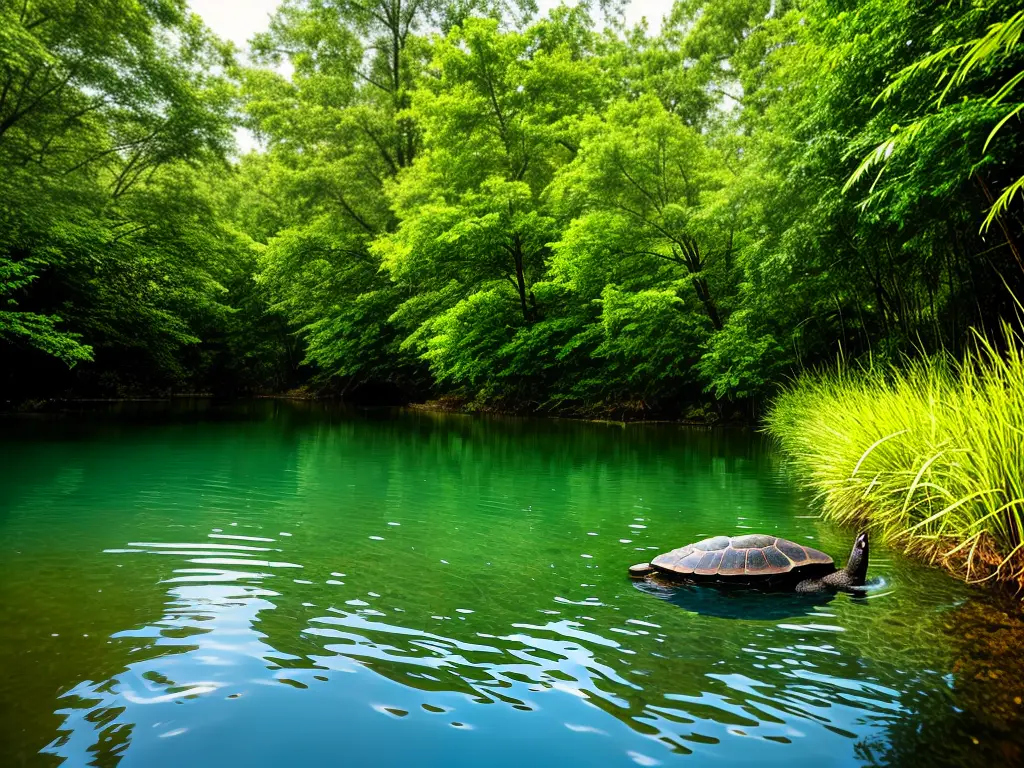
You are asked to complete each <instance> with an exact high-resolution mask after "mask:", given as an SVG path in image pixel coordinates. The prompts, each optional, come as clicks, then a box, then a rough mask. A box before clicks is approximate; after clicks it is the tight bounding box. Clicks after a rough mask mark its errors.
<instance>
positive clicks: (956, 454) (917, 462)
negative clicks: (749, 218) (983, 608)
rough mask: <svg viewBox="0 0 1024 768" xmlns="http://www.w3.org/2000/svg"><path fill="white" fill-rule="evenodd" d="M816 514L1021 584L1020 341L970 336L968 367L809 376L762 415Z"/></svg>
mask: <svg viewBox="0 0 1024 768" xmlns="http://www.w3.org/2000/svg"><path fill="white" fill-rule="evenodd" d="M767 429H768V432H769V433H770V434H771V435H772V436H774V437H775V438H776V440H777V441H778V443H779V444H780V446H781V448H782V450H783V452H784V454H785V455H786V457H787V459H788V461H789V462H790V464H791V466H792V468H793V469H794V470H795V472H796V474H797V475H798V476H799V478H800V480H801V482H803V483H804V484H806V485H807V486H808V487H810V488H811V489H813V490H814V491H816V492H817V494H818V497H819V499H820V500H821V502H822V503H823V509H822V514H823V515H824V516H825V517H827V518H829V519H832V520H835V521H837V522H840V523H849V524H854V523H856V524H867V525H868V526H869V527H870V528H871V529H872V530H873V531H874V532H876V533H877V534H880V535H881V537H882V538H883V539H884V540H885V541H887V542H889V543H890V544H893V545H897V546H899V547H901V548H902V549H904V550H905V551H908V552H912V553H915V554H919V555H922V556H924V557H927V558H928V559H930V560H931V561H933V562H939V563H941V564H943V565H945V566H946V567H948V568H949V569H950V570H952V571H954V572H955V573H957V574H959V575H961V576H962V577H964V578H966V579H967V580H969V581H976V580H989V579H994V580H998V581H1006V582H1009V583H1011V584H1014V585H1015V586H1017V587H1018V588H1024V338H1022V336H1021V335H1020V333H1019V332H1018V331H1016V330H1014V329H1013V328H1012V327H1011V326H1010V325H1009V324H1005V323H1004V325H1003V336H1002V338H1001V339H999V340H998V342H997V341H996V340H994V339H991V338H986V337H985V336H983V335H981V334H977V333H976V334H975V337H974V341H973V343H972V344H971V346H970V348H969V349H968V352H967V354H966V356H965V357H964V359H963V361H957V360H955V359H954V358H952V357H951V356H949V355H945V354H939V355H933V356H925V357H921V358H918V359H914V360H908V361H905V363H904V364H903V365H900V366H886V367H882V366H871V365H867V366H859V367H858V366H854V365H851V364H848V363H845V362H843V361H840V363H839V365H837V366H836V367H834V368H833V369H831V370H829V371H826V372H818V373H812V374H807V375H804V376H802V377H801V378H799V379H798V380H797V381H796V382H795V383H794V384H793V385H792V386H791V387H790V388H789V389H787V390H785V391H784V392H783V393H782V394H781V395H779V396H778V397H777V398H776V400H775V402H774V403H773V405H772V407H771V409H770V412H769V415H768V417H767Z"/></svg>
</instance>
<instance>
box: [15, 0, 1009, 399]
mask: <svg viewBox="0 0 1024 768" xmlns="http://www.w3.org/2000/svg"><path fill="white" fill-rule="evenodd" d="M621 18H622V17H621V15H620V14H619V9H618V8H617V7H616V5H615V3H614V2H608V3H593V4H587V3H578V4H576V5H575V6H571V7H569V6H562V7H559V8H556V9H555V10H552V11H550V12H548V13H547V14H540V13H538V12H537V10H536V8H535V7H533V6H532V3H530V2H519V3H512V2H496V1H488V0H451V1H450V2H446V1H445V0H365V1H364V2H354V1H349V0H285V2H283V3H282V5H281V6H280V8H279V10H278V12H277V13H276V15H275V16H274V17H273V20H272V23H271V25H270V28H269V30H268V31H267V32H266V33H265V34H261V35H259V36H257V37H256V38H255V39H254V40H253V41H252V44H251V50H250V51H247V52H243V51H238V50H235V49H234V48H233V47H232V46H231V45H230V44H228V43H225V42H222V41H220V40H218V39H217V38H216V37H215V36H214V35H213V34H212V33H211V32H210V31H209V30H208V29H206V28H205V27H204V26H203V24H202V21H201V19H199V18H198V17H197V16H195V15H193V14H191V13H190V12H189V11H188V8H187V5H186V2H185V0H91V1H90V0H85V1H82V0H0V195H2V200H3V203H2V206H0V300H2V304H0V395H2V398H3V399H5V400H7V401H8V402H9V403H17V402H19V401H21V400H24V399H26V398H46V397H60V396H125V395H140V394H154V393H168V392H189V391H210V392H215V393H223V394H245V393H255V392H261V393H270V392H282V391H286V390H289V389H291V388H294V387H297V386H307V387H309V388H311V389H313V390H315V391H323V392H328V393H334V394H340V395H343V396H346V397H351V398H357V399H374V400H381V401H382V400H388V401H391V400H395V401H397V400H408V399H425V398H428V397H437V396H441V395H452V396H455V397H458V398H460V399H463V400H465V401H466V402H468V403H471V404H474V405H476V406H479V407H493V408H503V409H521V410H541V411H547V412H566V413H577V414H606V413H614V414H627V415H641V414H658V415H677V416H678V415H682V416H687V415H689V416H697V415H701V414H706V415H710V416H711V417H712V418H715V417H725V418H729V417H730V416H732V415H734V414H736V413H741V414H748V415H749V414H752V413H755V412H757V410H758V409H759V408H760V407H761V404H762V403H764V402H765V399H766V397H768V396H770V395H771V394H772V393H773V392H774V391H776V390H777V389H778V387H779V386H780V385H782V384H784V383H785V382H786V381H788V380H789V379H790V378H791V377H792V376H793V375H794V374H795V373H797V372H799V371H801V370H804V369H807V368H813V367H815V366H819V365H822V364H826V363H828V362H830V361H834V360H835V359H836V358H837V356H839V355H841V356H843V357H844V358H846V359H848V360H853V359H867V358H870V359H871V360H874V361H887V360H895V359H900V358H901V357H902V356H903V355H907V354H910V355H916V354H919V353H921V352H931V351H935V350H938V349H945V350H949V351H950V352H951V353H953V354H955V355H958V356H959V355H960V354H962V353H963V352H964V350H965V349H966V346H967V345H968V344H969V343H970V339H971V329H972V328H976V329H979V330H980V331H982V332H983V333H988V334H990V335H991V336H992V337H993V338H996V337H997V334H996V331H998V330H999V329H1000V322H1001V321H1002V320H1003V319H1009V320H1011V321H1014V322H1015V321H1016V317H1017V315H1016V305H1015V303H1014V299H1013V296H1014V294H1016V295H1017V296H1024V260H1022V255H1021V245H1020V243H1021V241H1022V236H1024V232H1022V223H1024V220H1022V216H1021V214H1022V212H1024V208H1022V203H1021V200H1022V194H1020V187H1021V186H1022V185H1024V153H1022V152H1021V151H1020V149H1021V143H1022V141H1024V131H1022V130H1021V120H1020V118H1021V116H1020V110H1021V108H1022V107H1024V84H1022V83H1021V81H1022V80H1024V71H1022V64H1024V49H1022V47H1021V45H1020V43H1019V41H1020V35H1021V32H1022V29H1024V3H1018V2H1006V1H1004V2H996V1H995V0H987V1H982V0H945V1H944V2H938V1H937V0H678V2H676V3H675V5H674V7H673V10H672V12H671V14H670V15H669V16H668V17H667V18H665V20H664V22H663V24H662V25H661V26H660V28H659V29H658V31H657V32H656V33H654V32H652V31H651V30H650V29H648V28H646V27H643V26H640V27H633V28H627V27H626V26H625V24H624V23H623V22H622V21H621ZM240 126H241V127H244V128H246V129H248V130H249V131H251V132H252V134H254V135H255V136H256V137H257V138H258V139H259V142H260V149H258V150H257V151H253V152H249V153H246V154H241V153H240V152H239V151H238V149H237V146H236V143H235V138H234V137H235V132H236V129H237V128H238V127H240Z"/></svg>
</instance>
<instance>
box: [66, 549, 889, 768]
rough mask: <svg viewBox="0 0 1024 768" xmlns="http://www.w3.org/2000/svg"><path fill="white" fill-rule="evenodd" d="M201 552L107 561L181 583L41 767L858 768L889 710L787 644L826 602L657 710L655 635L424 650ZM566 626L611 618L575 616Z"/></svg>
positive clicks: (555, 635)
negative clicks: (795, 763) (53, 760)
mask: <svg viewBox="0 0 1024 768" xmlns="http://www.w3.org/2000/svg"><path fill="white" fill-rule="evenodd" d="M211 536H212V537H216V538H217V539H218V542H207V543H196V544H187V543H180V542H176V543H167V544H160V543H153V542H145V543H138V542H136V543H132V544H130V545H128V546H127V547H125V548H124V549H119V550H110V551H108V553H109V554H111V555H116V556H118V557H124V558H129V557H139V556H145V554H151V555H152V554H156V555H164V556H177V557H184V558H188V565H189V567H185V568H180V569H177V570H176V571H175V575H174V576H173V577H172V578H169V579H167V580H166V583H167V584H168V587H169V590H168V594H169V598H170V601H169V603H168V605H167V609H166V614H165V615H164V616H163V618H162V619H160V620H159V621H158V622H156V623H154V624H152V625H147V626H144V627H142V628H141V629H131V630H125V631H123V632H121V633H119V634H118V635H116V636H115V637H114V638H113V640H114V641H115V642H122V643H125V642H126V643H131V644H133V649H132V652H131V654H130V655H138V656H139V660H138V661H135V662H133V663H130V664H129V665H128V667H127V669H125V670H124V671H123V672H122V673H120V674H118V675H116V676H114V677H113V678H111V679H109V680H102V681H83V682H81V683H80V684H79V685H77V686H76V687H75V688H73V689H72V690H71V691H69V692H68V693H67V694H66V695H65V696H64V697H63V699H62V702H63V704H64V706H63V707H62V708H61V709H60V710H59V714H61V715H62V716H63V717H64V726H63V728H62V729H61V735H60V736H59V737H58V738H57V739H56V740H55V741H54V742H53V743H52V744H51V745H50V746H49V747H48V748H47V750H46V751H47V752H49V753H51V754H54V755H57V756H60V757H63V758H66V759H67V760H68V764H70V765H76V764H84V763H86V762H94V763H95V764H98V765H108V764H113V763H114V762H116V761H117V760H118V759H120V760H121V763H122V764H123V765H133V764H134V765H145V766H150V765H161V764H168V765H171V764H174V765H182V764H192V763H194V764H198V765H224V764H243V763H244V764H250V765H273V764H278V763H279V762H280V761H286V760H299V761H300V762H305V763H317V762H322V761H331V760H335V759H337V760H342V762H345V763H349V764H366V763H368V762H370V761H374V762H378V763H384V764H397V763H399V762H403V763H405V764H412V765H416V764H431V763H436V764H440V763H444V764H448V765H452V764H455V765H467V766H469V765H481V764H489V765H517V764H522V763H524V762H530V763H536V764H538V765H548V764H550V765H555V764H565V763H566V762H568V763H569V764H573V765H615V764H621V765H636V764H639V765H658V764H662V763H666V762H672V761H674V760H676V759H680V758H685V756H687V755H690V754H694V753H696V754H697V755H701V754H703V755H705V756H707V757H713V758H714V760H715V763H716V765H717V764H721V765H733V764H735V765H739V764H745V763H748V762H749V760H750V757H751V754H752V752H751V750H756V754H757V759H758V763H759V764H768V765H774V764H779V765H782V764H785V763H787V762H789V761H791V760H792V750H791V747H790V745H792V744H794V743H798V744H799V745H800V747H799V753H800V755H801V759H807V760H811V759H815V760H824V761H825V762H824V763H822V764H827V765H839V764H855V763H856V762H858V761H856V760H854V759H853V750H852V746H853V743H854V742H855V741H857V740H862V739H867V740H877V739H879V738H882V737H883V736H884V727H885V725H886V724H887V723H888V722H889V720H890V718H892V717H894V716H897V717H898V716H899V715H900V714H901V712H902V710H903V707H902V706H901V704H900V694H899V692H898V691H896V690H893V689H891V688H887V687H886V686H884V685H878V684H873V683H871V682H866V681H863V680H856V679H847V678H843V677H838V676H835V675H833V674H828V673H825V672H820V671H818V668H819V660H820V659H827V660H828V662H829V663H828V666H829V667H830V668H833V669H834V668H836V667H837V666H838V667H844V666H846V667H851V666H852V667H853V668H855V667H856V662H855V660H853V659H843V658H842V653H841V651H839V650H838V649H837V648H836V647H835V646H833V645H831V644H830V643H828V642H826V641H823V640H822V641H819V642H818V643H816V644H813V645H812V644H806V643H803V644H801V643H796V644H793V643H790V644H783V643H784V641H785V639H786V636H787V635H792V634H794V633H796V632H798V633H800V634H801V635H807V634H814V633H815V632H817V633H819V634H821V635H824V636H827V635H828V634H829V630H836V629H841V627H837V626H835V625H834V624H832V625H829V624H828V623H826V622H827V621H828V619H829V618H833V619H834V616H833V615H832V614H828V613H820V612H816V606H817V607H820V606H821V605H824V604H827V602H828V601H829V600H828V598H818V599H817V600H816V601H815V600H812V601H810V602H808V601H803V602H802V603H801V605H799V606H796V611H795V612H794V610H787V609H785V608H780V610H781V611H782V613H783V614H785V616H781V615H780V616H776V617H774V618H776V619H777V618H788V619H789V621H788V622H787V621H783V622H781V623H780V624H779V627H781V628H782V629H781V630H780V629H778V628H770V629H771V630H772V631H770V632H765V631H762V632H754V633H752V636H751V637H750V640H749V642H747V643H745V644H744V645H743V646H742V648H741V649H740V652H739V654H738V655H737V657H735V658H727V657H723V658H721V659H719V660H718V661H717V662H716V663H715V664H712V665H710V666H709V668H708V669H705V670H704V674H703V675H700V676H697V677H696V678H695V679H693V680H690V681H689V682H690V683H692V684H694V685H696V686H697V687H695V688H693V689H690V690H686V689H681V690H666V687H665V685H663V684H660V681H657V680H653V679H652V677H651V676H652V675H657V674H658V669H657V668H656V667H653V668H650V669H648V668H646V667H648V665H647V664H646V661H647V659H646V658H645V657H648V656H649V657H654V658H657V657H658V656H662V657H666V656H667V654H666V653H661V652H660V650H661V648H662V647H664V646H665V645H666V644H667V643H670V642H671V638H670V637H668V636H667V635H666V634H665V633H664V632H662V631H660V630H661V627H660V626H659V625H657V624H655V623H652V622H648V621H644V620H639V619H629V620H626V622H625V623H624V624H623V625H622V626H617V627H612V628H611V630H612V631H609V632H606V633H601V632H600V631H595V630H593V629H592V627H591V626H590V625H589V622H587V621H581V620H573V619H568V618H564V617H559V618H555V617H545V620H543V621H529V622H525V621H524V622H517V623H514V624H513V625H512V626H510V627H508V628H507V632H506V633H504V634H501V635H496V634H490V633H486V632H476V633H466V632H463V631H458V632H455V631H453V632H451V633H446V632H444V629H447V628H448V627H449V626H452V629H457V627H455V626H453V625H454V624H456V623H457V622H459V621H460V620H462V621H464V620H465V619H466V618H467V615H468V614H472V613H474V611H471V610H469V609H462V612H458V613H456V614H455V615H453V616H436V617H434V618H436V619H439V620H440V621H438V622H437V623H438V626H439V631H437V632H426V631H423V630H421V629H416V628H411V627H409V626H405V625H403V623H402V619H403V614H404V613H406V611H405V610H404V609H403V608H401V607H400V606H385V605H381V606H380V607H377V605H376V603H379V602H381V601H380V600H377V599H376V598H379V595H377V594H376V593H370V594H369V595H366V596H365V597H366V599H352V600H349V601H346V603H343V604H342V605H343V606H344V609H342V608H339V607H336V606H331V607H329V608H327V610H326V611H324V610H323V609H322V608H317V607H316V606H314V605H312V604H310V603H305V604H303V605H295V604H293V603H292V602H291V601H290V600H289V599H288V597H287V596H286V595H283V594H282V593H281V592H278V591H273V590H271V589H268V588H266V586H264V585H265V584H273V583H274V582H277V581H279V580H280V581H281V583H282V584H283V585H284V586H282V587H279V589H285V586H288V585H294V584H295V582H294V581H292V580H289V581H284V580H283V579H284V577H283V576H281V575H280V574H281V573H282V572H283V571H284V570H285V569H288V568H299V566H298V565H296V564H293V563H288V562H284V561H274V560H269V559H265V558H268V557H270V556H272V555H273V554H274V550H275V549H276V548H275V547H273V546H272V545H269V546H253V544H252V542H253V538H252V537H250V538H249V539H247V540H246V544H238V545H234V544H225V543H223V539H225V538H234V537H227V536H223V535H218V534H212V535H211ZM239 538H242V537H239ZM262 541H267V542H268V543H269V542H270V541H272V540H267V539H265V538H264V539H262ZM211 553H213V556H212V557H211V556H210V555H211ZM126 562H128V561H126ZM214 563H220V564H227V563H232V564H235V563H237V564H242V563H244V564H246V565H247V566H249V569H247V570H245V571H232V570H225V569H220V568H211V567H209V566H210V565H212V564H214ZM195 566H202V567H195ZM272 574H273V575H274V576H273V578H272V577H271V575H272ZM333 575H334V576H339V577H340V576H343V574H340V573H339V574H333ZM332 581H335V582H336V583H339V584H341V583H343V582H340V581H338V580H337V579H332ZM298 583H303V581H302V580H300V581H299V582H298ZM621 586H623V587H624V588H625V589H628V590H631V589H632V586H631V585H630V584H629V583H628V582H624V583H623V584H622V585H621ZM285 591H287V590H285ZM664 591H666V592H668V590H664ZM672 592H676V593H677V594H678V591H677V590H672ZM696 594H697V595H698V597H696V598H695V597H694V595H693V594H689V596H688V597H687V598H684V599H683V600H682V604H683V606H684V607H688V608H690V609H694V605H695V603H694V601H695V600H696V601H697V603H696V605H697V608H696V610H699V609H700V608H704V609H708V608H709V607H711V608H712V611H713V606H714V605H715V602H716V600H717V601H721V599H722V598H721V595H719V594H718V593H717V592H716V591H715V590H709V591H706V592H700V593H696ZM659 596H660V597H662V598H663V599H668V600H670V601H672V598H671V596H670V595H667V594H662V595H659ZM615 597H616V599H617V598H618V596H615ZM751 597H752V596H750V595H748V598H747V600H744V599H743V598H742V597H740V598H737V597H736V596H735V595H734V596H733V599H739V601H740V602H739V603H738V604H737V606H735V607H738V608H739V609H740V610H743V609H744V608H743V607H744V606H746V607H747V608H749V607H750V606H749V604H748V600H749V599H750V598H751ZM768 597H771V596H768ZM647 599H651V597H650V596H648V597H647ZM675 602H678V601H675ZM572 603H573V601H569V600H566V599H565V598H562V599H560V600H558V601H556V602H555V604H560V605H563V606H564V605H566V604H572ZM804 603H807V604H804ZM777 605H781V604H777ZM785 605H787V606H789V608H790V609H792V608H793V607H794V603H793V602H792V601H788V602H786V603H785ZM576 607H578V608H579V609H580V610H583V611H585V612H587V613H591V614H592V613H596V612H599V611H601V610H602V608H607V607H608V606H607V605H606V604H605V603H602V602H601V601H600V599H596V598H591V599H588V600H583V601H578V604H577V605H576ZM285 611H290V612H291V613H290V615H288V616H285V617H283V616H282V615H281V614H282V613H283V612H285ZM547 613H556V611H547ZM804 613H806V614H807V615H802V614H804ZM271 615H273V618H274V625H275V632H276V631H278V629H280V628H281V627H282V626H283V627H285V628H286V631H287V632H289V633H290V637H288V639H287V640H288V645H289V646H295V647H296V648H298V649H300V650H301V651H302V653H293V652H290V651H285V650H283V649H282V648H275V647H274V645H273V643H272V640H271V638H270V637H269V636H268V633H267V631H265V630H266V629H267V625H268V623H269V619H270V618H271ZM582 618H590V617H587V616H584V617H582ZM282 619H283V622H282ZM815 622H818V623H817V624H816V623H815ZM458 629H461V628H458ZM765 629H769V628H765ZM467 636H468V637H469V638H470V639H465V638H466V637H467ZM769 640H770V642H766V641H769ZM675 651H676V652H677V653H676V655H679V654H678V651H679V649H675ZM681 655H682V656H684V657H685V656H686V654H685V653H683V654H681ZM695 655H698V654H695ZM613 657H614V658H613ZM616 660H617V661H616ZM759 670H760V672H761V674H760V675H759V674H758V671H759ZM759 677H764V678H767V679H758V678H759ZM172 741H173V743H171V742H172ZM758 744H759V745H760V746H757V745H758Z"/></svg>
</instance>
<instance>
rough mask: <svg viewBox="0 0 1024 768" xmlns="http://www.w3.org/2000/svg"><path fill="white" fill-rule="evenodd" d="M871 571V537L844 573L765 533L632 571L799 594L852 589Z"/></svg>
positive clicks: (679, 553)
mask: <svg viewBox="0 0 1024 768" xmlns="http://www.w3.org/2000/svg"><path fill="white" fill-rule="evenodd" d="M867 570H868V534H867V532H864V533H861V534H859V535H858V536H857V539H856V541H855V542H854V543H853V551H852V552H850V559H849V560H847V561H846V567H845V568H836V564H835V562H834V561H833V560H832V558H831V557H829V556H828V555H826V554H825V553H824V552H820V551H818V550H817V549H813V548H811V547H805V546H804V545H802V544H797V543H796V542H793V541H789V540H787V539H780V538H778V537H777V536H770V535H765V534H760V533H754V534H747V535H745V536H732V537H729V536H713V537H712V538H710V539H704V540H703V541H698V542H695V543H693V544H687V545H686V546H685V547H680V548H679V549H673V550H672V551H671V552H665V553H664V554H661V555H658V556H657V557H656V558H654V559H653V560H652V561H651V562H649V563H637V564H636V565H634V566H632V567H631V568H630V569H629V575H630V578H634V579H643V578H646V577H648V576H653V577H656V578H657V577H661V578H666V579H670V580H673V581H686V582H696V583H700V582H713V583H718V584H742V585H747V586H762V587H787V588H792V589H795V590H796V591H797V592H820V591H824V590H826V589H850V588H851V587H859V586H861V585H862V584H863V583H864V576H865V575H866V574H867Z"/></svg>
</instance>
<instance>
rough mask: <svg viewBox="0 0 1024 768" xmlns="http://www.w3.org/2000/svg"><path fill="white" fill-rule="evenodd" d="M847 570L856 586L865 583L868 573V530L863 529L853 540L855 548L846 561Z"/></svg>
mask: <svg viewBox="0 0 1024 768" xmlns="http://www.w3.org/2000/svg"><path fill="white" fill-rule="evenodd" d="M846 572H847V573H848V574H849V576H850V581H851V583H852V584H853V586H855V587H859V586H861V585H862V584H863V583H864V577H865V576H867V573H868V532H867V531H862V532H861V533H859V534H857V539H856V540H855V541H854V542H853V549H852V550H851V551H850V559H849V560H847V561H846Z"/></svg>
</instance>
